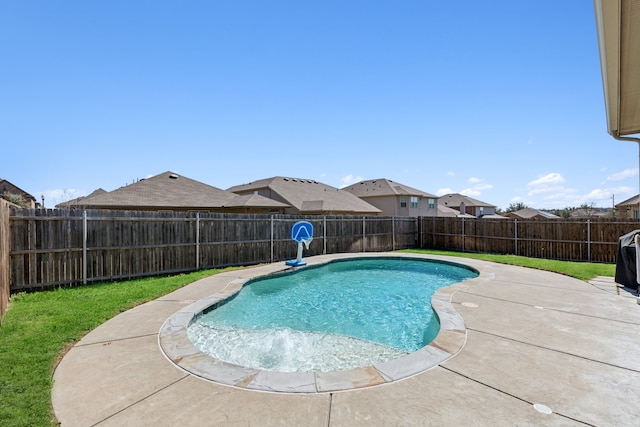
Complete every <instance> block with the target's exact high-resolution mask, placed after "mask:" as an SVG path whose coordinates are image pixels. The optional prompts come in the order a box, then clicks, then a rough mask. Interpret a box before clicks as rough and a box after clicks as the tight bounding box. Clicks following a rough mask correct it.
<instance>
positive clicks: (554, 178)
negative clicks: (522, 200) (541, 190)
mask: <svg viewBox="0 0 640 427" xmlns="http://www.w3.org/2000/svg"><path fill="white" fill-rule="evenodd" d="M563 182H564V178H563V177H562V175H560V174H559V173H556V172H552V173H548V174H546V175H544V176H541V177H540V178H538V179H534V180H533V181H531V182H530V183H528V184H527V186H529V187H537V186H541V185H545V186H546V185H549V184H559V183H563Z"/></svg>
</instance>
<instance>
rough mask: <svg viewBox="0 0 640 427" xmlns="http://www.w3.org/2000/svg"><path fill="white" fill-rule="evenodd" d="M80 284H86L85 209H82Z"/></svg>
mask: <svg viewBox="0 0 640 427" xmlns="http://www.w3.org/2000/svg"><path fill="white" fill-rule="evenodd" d="M82 284H83V285H86V284H87V211H82Z"/></svg>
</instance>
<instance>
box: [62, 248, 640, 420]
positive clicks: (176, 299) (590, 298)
mask: <svg viewBox="0 0 640 427" xmlns="http://www.w3.org/2000/svg"><path fill="white" fill-rule="evenodd" d="M367 255H371V254H342V255H331V256H318V257H313V258H306V259H305V261H307V262H309V263H310V264H312V263H320V262H325V261H327V260H330V259H334V258H337V257H345V256H349V257H352V256H367ZM378 255H379V254H378ZM389 255H393V256H401V255H402V254H399V253H393V254H389ZM414 256H415V255H414ZM424 257H425V258H432V259H442V260H447V261H452V262H457V263H464V264H466V265H469V266H472V267H474V268H476V269H477V270H479V271H480V272H481V274H480V277H478V278H477V279H472V280H470V281H466V282H462V283H461V284H458V285H454V288H453V291H452V292H450V295H451V304H452V306H453V308H454V309H455V310H456V311H457V312H458V313H459V314H460V315H461V316H462V318H463V319H464V325H465V327H466V339H465V340H463V342H462V346H461V350H460V351H459V352H457V354H455V355H453V357H450V358H449V359H447V360H445V361H443V362H441V363H439V364H437V365H436V366H434V367H433V368H431V369H428V370H426V371H424V372H422V373H419V374H416V375H413V376H410V377H408V378H406V379H402V380H398V381H394V382H390V383H386V384H382V385H377V386H370V387H364V388H356V389H353V390H346V391H336V392H325V393H295V394H294V393H273V392H263V391H255V390H247V389H243V388H239V387H232V386H228V385H221V384H218V383H214V382H211V381H207V380H204V379H201V378H199V377H197V376H195V375H192V374H191V373H188V372H186V371H184V370H182V369H179V368H178V367H177V366H176V365H174V364H173V363H172V362H171V361H170V360H168V359H167V358H166V357H165V355H164V353H163V352H162V351H161V350H160V347H159V345H158V335H159V331H160V328H161V327H162V325H163V323H164V322H165V320H166V319H167V318H169V317H170V316H171V315H172V314H173V313H175V312H177V311H179V310H181V309H182V308H183V307H185V306H186V305H188V304H191V303H193V301H196V300H199V299H202V298H205V297H208V296H210V295H212V294H214V293H216V292H220V291H221V290H223V289H224V288H225V287H226V286H227V284H228V283H230V282H232V281H234V280H238V279H247V278H250V277H255V276H259V275H263V274H268V273H272V272H276V271H280V270H284V269H285V268H286V266H285V265H284V263H278V264H271V265H265V266H259V267H252V268H247V269H243V270H237V271H230V272H225V273H221V274H218V275H215V276H211V277H208V278H206V279H202V280H200V281H198V282H195V283H193V284H191V285H189V286H186V287H184V288H182V289H180V290H178V291H176V292H173V293H171V294H169V295H166V296H164V297H162V298H159V299H157V300H155V301H151V302H149V303H147V304H144V305H141V306H139V307H136V308H135V309H132V310H130V311H127V312H125V313H122V314H120V315H118V316H116V317H115V318H113V319H111V320H109V321H108V322H106V323H104V324H103V325H101V326H100V327H98V328H97V329H95V330H94V331H92V332H90V333H89V334H87V335H86V336H85V337H84V338H83V339H82V340H81V341H79V342H78V343H77V344H76V345H75V346H74V347H73V348H72V349H71V350H70V351H69V352H68V353H67V355H66V356H65V357H64V358H63V359H62V361H61V362H60V364H59V365H58V367H57V369H56V371H55V374H54V380H55V383H54V387H53V391H52V400H53V407H54V410H55V414H56V416H57V418H58V420H59V421H60V423H61V425H62V426H63V427H67V426H93V425H98V426H176V425H181V426H196V425H206V426H212V425H225V426H251V425H256V426H258V425H259V426H271V425H282V426H298V425H305V426H358V425H363V426H364V425H367V426H371V425H394V426H395V425H398V426H408V425H421V426H469V425H474V426H478V425H480V426H482V425H487V426H516V425H517V426H527V425H529V426H541V425H544V426H584V425H594V426H637V425H640V414H639V411H638V397H639V396H640V305H638V304H637V301H636V300H637V298H636V297H635V296H634V295H632V294H631V293H630V292H628V291H626V290H624V289H622V290H621V289H619V288H618V287H616V286H615V284H614V283H613V280H612V278H597V279H594V280H593V281H591V282H590V283H586V282H583V281H580V280H576V279H573V278H570V277H566V276H562V275H558V274H553V273H549V272H544V271H538V270H533V269H527V268H521V267H513V266H507V265H501V264H495V263H490V262H485V261H477V260H471V259H464V258H450V257H439V256H424Z"/></svg>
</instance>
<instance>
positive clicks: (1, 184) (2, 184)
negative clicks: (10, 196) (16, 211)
mask: <svg viewBox="0 0 640 427" xmlns="http://www.w3.org/2000/svg"><path fill="white" fill-rule="evenodd" d="M5 191H6V192H10V193H16V194H19V195H21V196H22V197H24V198H25V199H29V200H34V201H35V200H36V198H35V197H33V196H32V195H31V194H29V193H27V192H26V191H24V190H23V189H22V188H20V187H18V186H17V185H15V184H12V183H11V182H9V181H7V180H6V179H1V178H0V194H2V193H4V192H5Z"/></svg>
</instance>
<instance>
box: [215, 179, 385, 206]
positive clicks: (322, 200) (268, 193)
mask: <svg viewBox="0 0 640 427" xmlns="http://www.w3.org/2000/svg"><path fill="white" fill-rule="evenodd" d="M227 191H231V192H234V193H236V194H240V195H245V196H249V195H260V196H264V197H267V198H269V199H272V200H275V201H278V202H281V203H284V204H286V205H288V207H286V208H285V209H284V213H286V214H293V215H378V214H380V212H381V210H380V209H378V208H376V207H375V206H373V205H371V204H369V203H367V202H365V201H364V200H362V199H360V198H359V197H357V196H355V195H354V194H352V193H351V192H349V191H345V190H339V189H337V188H335V187H331V186H329V185H327V184H323V183H321V182H318V181H316V180H312V179H304V178H288V177H283V176H275V177H272V178H265V179H261V180H259V181H254V182H251V183H249V184H242V185H236V186H233V187H231V188H228V189H227Z"/></svg>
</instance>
